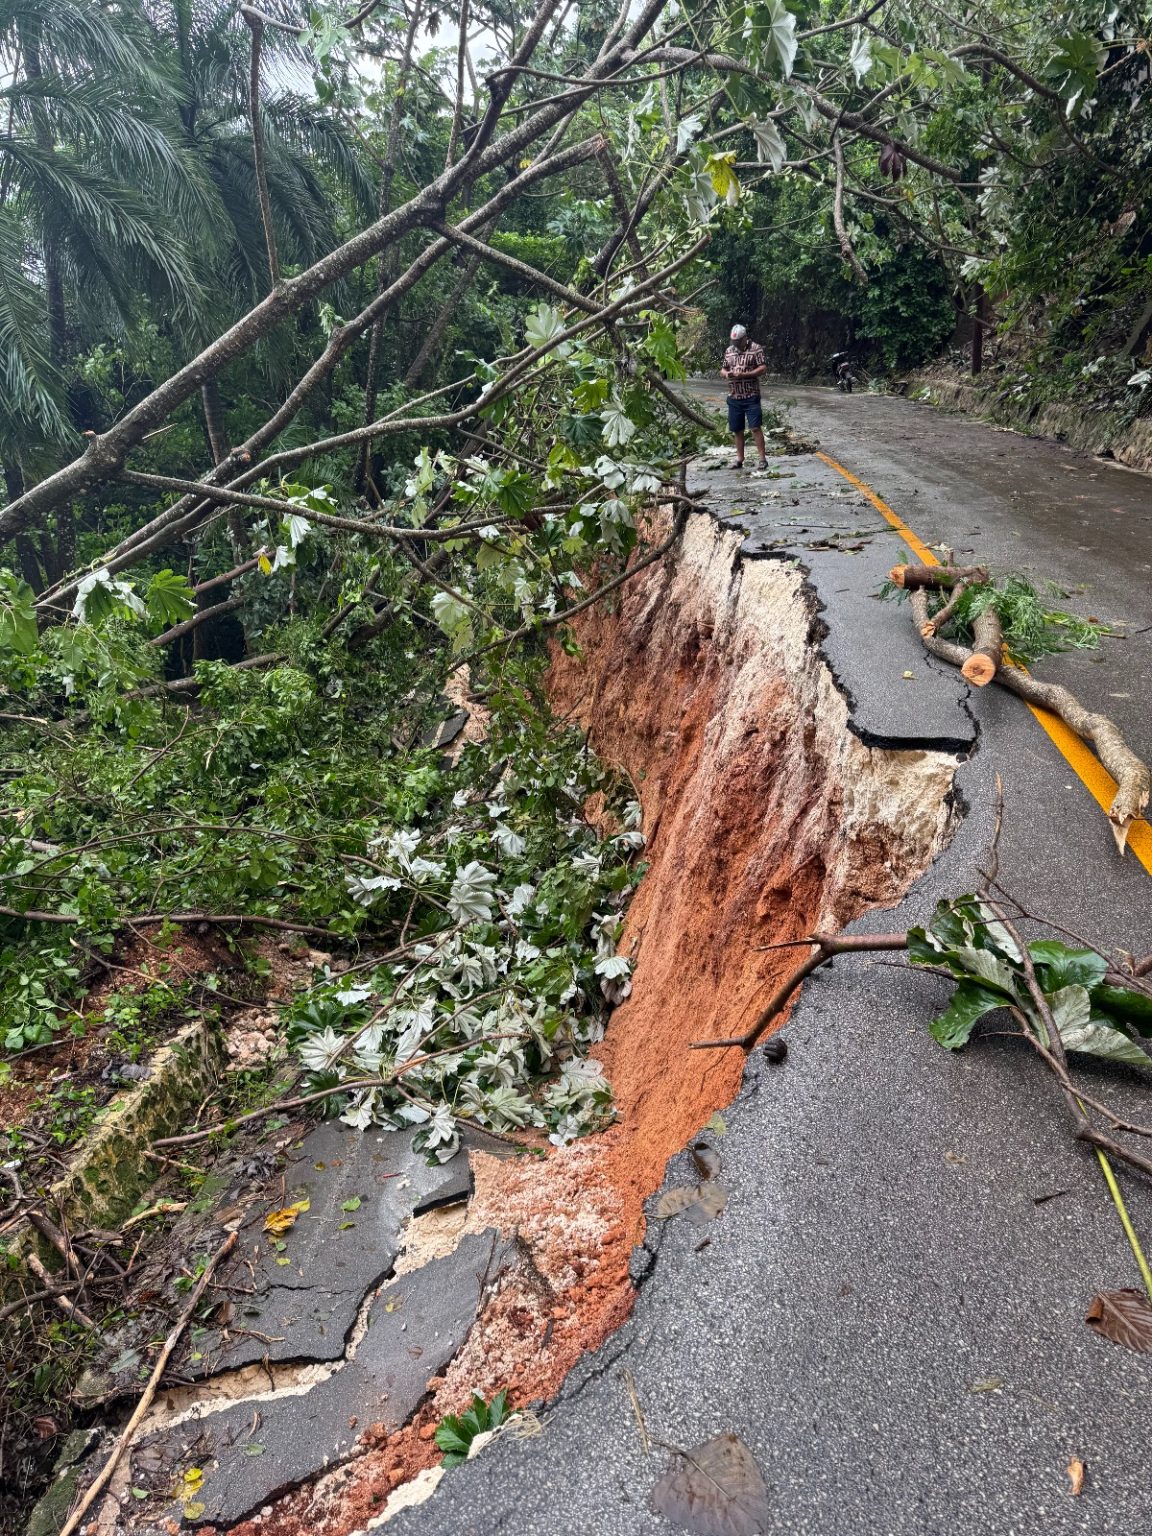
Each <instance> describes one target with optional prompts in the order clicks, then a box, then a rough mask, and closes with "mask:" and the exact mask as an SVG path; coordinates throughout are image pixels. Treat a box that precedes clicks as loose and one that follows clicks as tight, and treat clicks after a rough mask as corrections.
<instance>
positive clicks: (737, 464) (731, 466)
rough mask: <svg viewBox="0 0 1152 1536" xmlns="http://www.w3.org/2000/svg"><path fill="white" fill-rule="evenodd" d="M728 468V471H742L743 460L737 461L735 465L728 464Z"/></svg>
mask: <svg viewBox="0 0 1152 1536" xmlns="http://www.w3.org/2000/svg"><path fill="white" fill-rule="evenodd" d="M728 467H729V469H743V468H744V460H743V459H737V460H736V462H735V464H730V465H729V466H728Z"/></svg>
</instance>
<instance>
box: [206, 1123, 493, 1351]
mask: <svg viewBox="0 0 1152 1536" xmlns="http://www.w3.org/2000/svg"><path fill="white" fill-rule="evenodd" d="M414 1134H415V1133H414V1132H403V1131H366V1132H364V1133H362V1134H356V1133H354V1132H349V1130H348V1128H347V1126H344V1125H341V1124H340V1123H339V1122H338V1121H328V1122H327V1123H325V1124H324V1125H321V1126H319V1127H318V1128H317V1129H316V1130H315V1131H312V1132H311V1133H310V1134H309V1135H308V1136H307V1137H306V1138H305V1140H304V1142H303V1143H302V1145H301V1147H300V1150H299V1153H298V1154H295V1155H294V1156H293V1157H292V1159H291V1162H290V1164H289V1166H288V1168H287V1169H286V1170H285V1173H284V1185H283V1187H284V1189H285V1191H286V1199H284V1201H283V1202H282V1203H283V1205H285V1206H287V1205H291V1204H294V1203H296V1202H299V1201H304V1200H306V1201H307V1202H308V1208H307V1210H305V1211H303V1212H302V1213H301V1214H300V1215H299V1216H298V1217H297V1219H296V1221H295V1222H294V1224H293V1225H292V1227H291V1229H290V1230H289V1231H288V1232H286V1233H285V1234H284V1235H283V1236H282V1237H279V1238H277V1237H276V1236H275V1235H273V1234H271V1233H268V1232H265V1230H264V1221H265V1218H266V1217H267V1215H268V1213H269V1210H270V1209H271V1207H267V1206H261V1207H260V1208H259V1209H256V1210H254V1211H253V1213H252V1214H251V1216H249V1217H248V1218H247V1220H246V1221H245V1223H244V1225H243V1226H242V1227H241V1229H240V1245H239V1248H238V1250H237V1257H236V1259H235V1260H234V1261H233V1263H232V1264H231V1266H230V1268H229V1270H228V1273H227V1275H226V1276H225V1279H224V1282H223V1284H224V1286H225V1288H232V1287H235V1291H234V1297H233V1300H232V1302H231V1317H230V1319H229V1324H228V1326H227V1327H226V1328H224V1329H221V1330H219V1331H218V1332H217V1333H215V1334H209V1335H208V1336H206V1337H204V1338H202V1339H201V1340H200V1341H199V1342H198V1345H197V1352H198V1353H199V1354H200V1355H201V1357H202V1358H201V1359H200V1360H199V1361H196V1362H194V1363H193V1368H192V1372H191V1374H192V1375H193V1376H194V1377H195V1378H201V1377H204V1376H208V1375H215V1374H217V1373H218V1372H219V1371H222V1370H232V1369H235V1368H236V1367H238V1366H242V1365H250V1364H254V1363H255V1362H257V1361H260V1360H270V1361H283V1360H337V1359H339V1358H340V1356H341V1355H342V1354H343V1352H344V1343H345V1339H346V1338H347V1335H348V1330H349V1329H350V1328H351V1327H352V1324H353V1322H354V1321H355V1319H356V1314H357V1312H358V1311H359V1308H360V1303H361V1302H362V1301H363V1299H364V1297H365V1296H366V1295H367V1294H368V1292H369V1291H370V1290H371V1289H372V1287H373V1286H375V1285H378V1284H379V1283H380V1281H381V1280H382V1279H383V1278H384V1277H385V1276H386V1275H388V1274H389V1273H391V1270H392V1266H393V1264H394V1263H395V1261H396V1256H397V1254H398V1253H399V1252H400V1247H401V1243H402V1235H401V1234H402V1230H403V1227H404V1224H405V1223H406V1222H407V1221H408V1219H409V1217H411V1216H412V1215H414V1214H418V1213H419V1212H420V1211H422V1210H427V1209H430V1208H431V1207H432V1206H433V1205H437V1204H441V1203H443V1202H444V1200H445V1199H446V1198H447V1199H452V1200H456V1199H462V1198H464V1197H465V1196H466V1194H467V1192H468V1190H469V1188H470V1175H469V1169H468V1158H467V1155H464V1156H460V1157H457V1158H454V1159H453V1161H452V1162H451V1163H448V1164H446V1165H439V1164H438V1165H435V1166H433V1167H429V1166H428V1164H427V1162H426V1160H425V1158H424V1156H423V1155H422V1154H421V1153H418V1152H414V1151H413V1150H412V1138H413V1135H414ZM249 1290H250V1291H251V1292H252V1294H247V1292H248V1291H249Z"/></svg>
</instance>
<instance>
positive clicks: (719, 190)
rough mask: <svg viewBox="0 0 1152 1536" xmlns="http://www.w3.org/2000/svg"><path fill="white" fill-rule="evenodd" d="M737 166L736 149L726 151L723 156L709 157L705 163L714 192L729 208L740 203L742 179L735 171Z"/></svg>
mask: <svg viewBox="0 0 1152 1536" xmlns="http://www.w3.org/2000/svg"><path fill="white" fill-rule="evenodd" d="M735 164H736V151H735V150H734V149H730V150H726V151H725V152H724V153H723V154H712V155H709V156H708V159H707V160H706V161H705V162H704V169H705V171H706V172H707V173H708V179H709V180H710V181H711V183H712V190H713V191H714V192H715V193H716V196H717V197H718V198H721V199H723V201H724V202H726V203H727V204H728V206H729V208H733V207H735V205H736V204H737V203H738V202H739V201H740V178H739V177H738V176H737V174H736V172H735V170H734V169H733V167H734V166H735Z"/></svg>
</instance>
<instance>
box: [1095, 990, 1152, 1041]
mask: <svg viewBox="0 0 1152 1536" xmlns="http://www.w3.org/2000/svg"><path fill="white" fill-rule="evenodd" d="M1091 995H1092V1003H1093V1006H1094V1007H1095V1008H1097V1009H1099V1011H1100V1012H1102V1013H1104V1014H1106V1015H1108V1016H1109V1017H1110V1018H1112V1019H1115V1020H1116V1021H1117V1022H1118V1023H1121V1024H1130V1025H1131V1026H1132V1027H1133V1029H1138V1030H1139V1031H1140V1033H1141V1034H1142V1035H1152V997H1149V996H1148V994H1147V993H1146V992H1137V991H1135V990H1134V989H1132V988H1129V987H1094V988H1093V989H1092V994H1091Z"/></svg>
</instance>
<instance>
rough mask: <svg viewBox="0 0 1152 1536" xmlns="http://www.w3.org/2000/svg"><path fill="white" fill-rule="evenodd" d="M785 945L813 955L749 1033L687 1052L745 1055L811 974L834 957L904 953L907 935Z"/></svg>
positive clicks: (825, 936)
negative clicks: (731, 1050) (736, 1050)
mask: <svg viewBox="0 0 1152 1536" xmlns="http://www.w3.org/2000/svg"><path fill="white" fill-rule="evenodd" d="M787 942H788V943H789V944H791V943H793V942H795V943H798V944H811V945H813V946H814V949H813V953H812V954H811V955H809V956H808V958H807V960H805V961H804V962H803V964H801V965H798V966H797V967H796V968H795V970H793V971H791V972H790V973H789V974H788V975H787V976H786V977H785V978H784V980H783V981H782V982H781V983H780V985H779V987H777V989H776V991H775V992H773V994H772V996H771V997H770V998H769V1000H768V1003H767V1006H766V1007H765V1008H764V1009H763V1011H762V1012H761V1014H760V1016H759V1017H758V1018H757V1020H756V1022H755V1024H753V1025H752V1027H751V1029H749V1030H746V1031H745V1033H744V1034H742V1035H732V1036H730V1037H729V1038H728V1039H726V1040H693V1041H692V1043H691V1045H690V1046H689V1047H688V1049H689V1050H690V1051H715V1050H724V1049H725V1048H726V1047H728V1046H739V1047H740V1049H741V1050H742V1051H744V1052H745V1054H747V1052H748V1051H750V1050H752V1048H753V1046H754V1045H755V1044H756V1042H757V1041H758V1040H759V1039H760V1036H761V1035H762V1034H763V1033H764V1032H765V1030H766V1029H767V1028H768V1026H769V1025H770V1024H771V1023H772V1022H773V1020H774V1019H775V1018H776V1017H777V1016H778V1015H779V1014H780V1013H781V1012H782V1011H783V1009H784V1007H785V1005H786V1004H787V1003H788V1001H789V1000H790V998H791V997H792V994H793V993H794V992H795V991H796V989H797V988H798V987H799V986H800V984H801V982H803V981H806V980H807V979H808V977H809V976H811V974H812V972H813V971H818V970H819V969H820V967H821V966H822V965H827V964H828V963H829V962H830V961H832V960H834V959H835V958H836V956H837V955H858V954H867V953H869V952H870V951H873V950H885V949H907V948H908V935H907V934H906V933H848V934H831V933H814V934H812V935H811V936H810V937H809V938H807V939H797V940H788V941H787ZM766 947H767V946H766Z"/></svg>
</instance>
